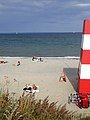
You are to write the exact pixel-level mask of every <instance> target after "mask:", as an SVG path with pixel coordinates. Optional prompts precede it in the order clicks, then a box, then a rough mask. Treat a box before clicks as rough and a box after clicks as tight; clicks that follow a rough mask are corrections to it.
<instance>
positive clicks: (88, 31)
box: [78, 20, 90, 94]
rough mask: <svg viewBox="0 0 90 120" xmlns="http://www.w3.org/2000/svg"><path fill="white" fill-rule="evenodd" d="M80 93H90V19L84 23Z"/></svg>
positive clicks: (79, 79)
mask: <svg viewBox="0 0 90 120" xmlns="http://www.w3.org/2000/svg"><path fill="white" fill-rule="evenodd" d="M78 93H81V94H90V20H84V23H83V34H82V44H81V55H80V64H79V71H78Z"/></svg>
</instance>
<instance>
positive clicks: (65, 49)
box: [0, 33, 82, 57]
mask: <svg viewBox="0 0 90 120" xmlns="http://www.w3.org/2000/svg"><path fill="white" fill-rule="evenodd" d="M81 40H82V34H81V33H5V34H4V33H2V34H0V56H6V57H32V56H37V57H39V56H40V57H79V56H80V48H81Z"/></svg>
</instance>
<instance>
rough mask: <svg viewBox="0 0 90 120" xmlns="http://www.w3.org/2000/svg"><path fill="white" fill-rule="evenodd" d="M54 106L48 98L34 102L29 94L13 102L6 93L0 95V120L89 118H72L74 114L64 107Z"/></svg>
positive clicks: (82, 119) (77, 119) (88, 119)
mask: <svg viewBox="0 0 90 120" xmlns="http://www.w3.org/2000/svg"><path fill="white" fill-rule="evenodd" d="M56 104H57V103H55V102H52V103H50V102H49V97H46V98H45V99H44V100H41V99H39V100H36V99H34V97H33V96H32V95H30V94H28V95H24V94H23V95H22V96H21V97H20V98H19V99H18V100H17V99H16V100H15V99H13V98H11V97H10V95H9V93H8V91H7V92H6V93H0V120H74V119H76V120H90V117H86V118H81V116H79V117H78V118H75V117H74V118H72V116H74V113H73V112H70V111H68V110H67V109H66V105H64V106H61V105H60V106H59V107H57V106H56Z"/></svg>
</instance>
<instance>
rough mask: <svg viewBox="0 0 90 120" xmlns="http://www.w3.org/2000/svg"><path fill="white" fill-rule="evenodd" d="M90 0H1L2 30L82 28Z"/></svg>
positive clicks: (3, 31) (70, 29)
mask: <svg viewBox="0 0 90 120" xmlns="http://www.w3.org/2000/svg"><path fill="white" fill-rule="evenodd" d="M89 18H90V0H0V33H11V32H12V33H13V32H82V27H83V20H84V19H89Z"/></svg>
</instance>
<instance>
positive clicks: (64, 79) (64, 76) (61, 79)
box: [59, 69, 66, 82]
mask: <svg viewBox="0 0 90 120" xmlns="http://www.w3.org/2000/svg"><path fill="white" fill-rule="evenodd" d="M60 81H64V82H66V75H65V73H64V69H63V72H62V74H61V76H60V79H59V82H60Z"/></svg>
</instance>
